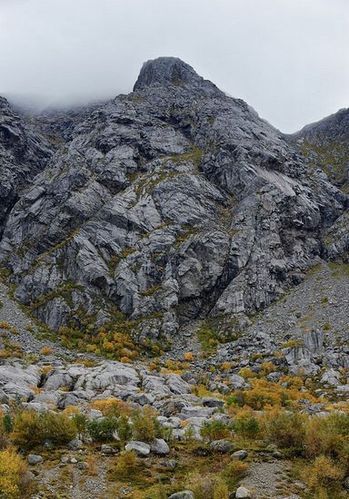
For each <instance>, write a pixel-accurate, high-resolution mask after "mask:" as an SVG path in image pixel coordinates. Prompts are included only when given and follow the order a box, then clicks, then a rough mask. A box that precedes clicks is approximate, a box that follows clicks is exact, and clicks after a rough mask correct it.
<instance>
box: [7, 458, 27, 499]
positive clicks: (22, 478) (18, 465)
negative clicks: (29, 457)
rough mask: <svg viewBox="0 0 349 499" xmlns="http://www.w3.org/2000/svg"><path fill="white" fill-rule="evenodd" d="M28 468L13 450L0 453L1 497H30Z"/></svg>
mask: <svg viewBox="0 0 349 499" xmlns="http://www.w3.org/2000/svg"><path fill="white" fill-rule="evenodd" d="M28 487H29V478H28V474H27V466H26V464H25V462H24V461H23V460H22V459H21V457H20V456H19V455H18V454H16V452H15V451H14V450H13V449H6V450H2V451H0V496H1V497H4V498H6V499H12V498H13V499H18V498H20V497H28V492H29V490H28Z"/></svg>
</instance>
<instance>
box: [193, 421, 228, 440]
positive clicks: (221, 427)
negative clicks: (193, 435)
mask: <svg viewBox="0 0 349 499" xmlns="http://www.w3.org/2000/svg"><path fill="white" fill-rule="evenodd" d="M200 433H201V436H202V438H204V439H206V440H208V441H209V442H211V441H212V440H220V439H222V438H227V437H230V436H231V429H230V428H229V426H228V425H227V424H225V423H223V421H219V420H217V421H205V423H204V424H203V426H202V427H201V430H200Z"/></svg>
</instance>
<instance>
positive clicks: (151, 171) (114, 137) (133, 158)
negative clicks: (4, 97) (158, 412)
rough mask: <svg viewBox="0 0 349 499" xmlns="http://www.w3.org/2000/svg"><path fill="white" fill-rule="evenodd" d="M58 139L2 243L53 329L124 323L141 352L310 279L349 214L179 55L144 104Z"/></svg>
mask: <svg viewBox="0 0 349 499" xmlns="http://www.w3.org/2000/svg"><path fill="white" fill-rule="evenodd" d="M9 112H10V111H6V112H5V111H0V113H3V114H1V116H2V115H4V116H5V115H6V113H9ZM11 119H12V118H11ZM52 119H53V118H51V120H52ZM57 126H58V125H57ZM61 126H62V117H61V116H60V121H59V127H61ZM25 130H26V129H25ZM42 130H43V128H42V127H41V128H40V131H42ZM6 133H7V132H6ZM16 133H17V132H16ZM21 133H22V135H23V134H24V135H25V133H27V132H25V131H23V132H21ZM28 133H29V132H28ZM31 133H34V132H30V133H29V135H30V137H31V136H32V135H31ZM22 135H21V137H22ZM61 139H62V141H63V142H62V144H61V145H60V146H58V147H57V146H56V151H55V154H54V155H53V156H52V158H51V159H50V160H49V162H48V164H46V162H47V158H49V157H50V154H51V152H50V151H47V150H46V149H45V148H44V146H42V145H41V143H40V141H39V142H38V143H35V144H36V145H35V147H36V149H35V148H34V146H32V145H31V146H30V148H29V152H28V154H29V157H30V160H31V159H32V158H34V159H35V160H36V158H39V159H40V161H39V160H38V161H39V162H38V164H35V168H34V167H33V172H34V170H35V173H39V174H38V175H36V176H35V177H33V178H32V177H30V178H31V183H30V184H29V186H28V188H27V189H26V190H25V191H24V190H21V191H20V193H19V194H8V195H7V194H6V195H4V196H3V197H2V199H5V200H6V199H7V197H6V196H8V198H11V196H12V198H11V199H12V201H9V200H7V201H5V204H4V213H5V211H6V222H5V221H4V222H3V225H4V231H3V235H2V238H1V241H0V264H1V265H3V266H6V267H7V268H8V269H9V271H10V272H11V274H12V275H11V277H10V280H11V282H12V283H14V284H15V285H16V297H17V298H18V299H19V300H20V301H21V302H22V303H24V304H26V305H29V306H30V307H31V309H32V312H33V313H34V315H35V316H36V317H37V318H39V319H40V320H42V321H44V322H46V323H47V324H48V325H49V326H50V327H51V328H52V329H54V330H58V329H59V328H60V327H61V326H62V325H69V326H71V327H74V328H75V329H79V328H85V327H86V326H87V323H86V321H87V319H88V321H89V325H90V326H91V327H94V326H96V327H99V326H101V325H102V324H103V323H105V322H110V321H111V322H113V321H117V320H119V319H117V318H119V317H120V316H121V315H122V314H123V316H124V317H125V318H128V319H132V320H134V323H135V330H134V335H135V337H136V339H137V340H138V341H140V342H141V343H142V342H144V343H145V342H146V341H147V340H149V339H152V340H157V341H162V339H163V338H164V337H165V338H167V339H171V338H173V337H174V336H175V335H176V334H177V332H178V329H179V326H180V325H182V324H183V323H186V322H190V321H191V320H193V319H196V318H205V317H207V316H208V315H232V314H233V315H237V316H239V317H240V316H243V315H244V314H249V313H251V312H254V311H256V310H258V309H261V308H264V307H266V306H268V305H269V304H270V303H271V302H272V301H273V300H275V299H276V298H278V297H280V296H281V295H282V293H283V292H284V290H285V289H286V288H287V287H289V286H291V285H294V284H297V283H299V281H300V279H301V278H302V277H301V276H302V275H303V273H304V271H306V270H307V269H308V268H309V267H310V266H311V265H313V264H314V262H315V261H316V259H317V258H318V257H319V255H320V254H321V253H322V247H323V246H322V245H323V243H322V234H323V232H324V231H325V230H329V227H330V226H331V225H332V224H333V223H336V222H335V221H336V220H338V219H339V217H340V216H343V212H344V210H345V208H346V196H345V195H344V194H342V193H341V192H340V191H338V190H337V189H336V188H335V187H334V186H333V185H331V184H330V183H329V181H328V180H327V178H326V176H324V175H323V174H322V173H321V172H317V171H312V172H309V171H308V170H307V168H306V166H305V162H304V160H303V158H302V157H301V156H300V155H299V154H298V153H297V150H296V148H295V147H294V146H293V145H291V144H290V143H289V142H287V141H286V140H285V138H284V137H283V136H282V135H281V134H280V132H278V131H277V130H275V129H274V128H273V127H272V126H270V125H269V124H268V123H266V122H265V121H264V120H262V119H261V118H259V116H258V115H257V113H256V112H255V111H254V110H253V109H251V108H250V107H249V106H248V105H247V104H246V103H244V102H243V101H241V100H238V99H233V98H231V97H228V96H226V95H225V94H224V93H223V92H221V91H220V90H218V89H217V88H216V87H215V85H213V84H212V83H210V82H207V81H205V80H203V79H202V78H201V77H200V76H198V75H197V74H196V73H195V71H194V70H193V69H192V68H191V67H190V66H188V65H187V64H185V63H183V62H182V61H180V60H179V59H175V58H160V59H156V60H154V61H149V62H147V63H146V64H145V65H144V66H143V68H142V70H141V73H140V75H139V78H138V80H137V82H136V84H135V88H134V92H133V93H131V94H129V95H127V96H124V95H122V96H119V97H117V98H115V99H114V100H113V101H110V102H108V103H107V104H105V105H102V106H100V107H97V108H92V109H91V111H90V112H88V111H85V112H84V113H82V114H81V121H80V122H79V119H78V116H74V126H72V127H70V128H69V133H67V134H62V133H61ZM28 140H29V139H28ZM38 140H39V139H38ZM29 142H30V141H29ZM11 144H12V143H11ZM11 144H9V143H8V142H6V143H5V145H4V146H3V147H5V149H6V151H5V153H4V154H7V153H8V151H9V150H10V151H11V150H12V149H11V147H12V145H11ZM30 144H31V142H30ZM38 144H39V145H40V147H39V145H38ZM38 147H39V150H37V148H38ZM33 148H34V149H33ZM0 153H1V151H0ZM34 159H33V161H34ZM29 163H30V162H28V161H26V163H25V164H26V165H28V164H29ZM16 165H17V163H16ZM16 168H17V166H16ZM8 171H10V169H9V168H7V170H6V172H8ZM40 172H41V173H40ZM4 175H5V177H6V175H7V173H6V174H4ZM23 175H24V174H23ZM28 175H29V174H28ZM22 177H23V176H22ZM22 177H21V178H22ZM23 178H24V177H23ZM11 185H12V184H11ZM18 185H20V182H19V181H18ZM21 185H22V184H21ZM12 191H13V189H12ZM12 191H11V192H12ZM13 192H14V191H13ZM16 192H17V191H16ZM0 218H1V215H0ZM343 237H344V236H343ZM342 247H343V248H344V247H346V243H343V244H342V246H341V248H342ZM102 382H103V380H102ZM151 382H152V381H151V379H149V383H151ZM157 382H158V381H157ZM161 386H162V387H161V390H162V392H163V393H164V394H165V393H167V391H168V390H172V391H175V392H176V393H178V394H180V393H188V391H187V390H188V387H186V386H185V383H184V382H183V383H182V382H181V383H180V386H179V385H178V386H176V387H174V385H173V383H172V382H171V380H168V381H167V382H166V384H165V385H163V384H161ZM159 390H160V385H159Z"/></svg>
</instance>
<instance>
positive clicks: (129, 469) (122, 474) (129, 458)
mask: <svg viewBox="0 0 349 499" xmlns="http://www.w3.org/2000/svg"><path fill="white" fill-rule="evenodd" d="M136 471H137V456H136V453H135V452H134V451H124V452H121V454H120V456H119V457H118V461H117V464H116V469H115V472H116V475H117V476H118V477H119V478H129V477H130V476H131V475H133V474H134V473H135V472H136Z"/></svg>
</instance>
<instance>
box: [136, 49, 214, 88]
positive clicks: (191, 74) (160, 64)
mask: <svg viewBox="0 0 349 499" xmlns="http://www.w3.org/2000/svg"><path fill="white" fill-rule="evenodd" d="M204 81H205V80H204V79H203V78H202V77H201V76H199V75H198V74H197V73H196V71H195V70H194V69H193V68H192V67H191V66H189V64H187V63H185V62H183V61H182V60H181V59H179V58H178V57H158V58H157V59H152V60H149V61H147V62H145V63H144V64H143V66H142V69H141V71H140V73H139V76H138V79H137V81H136V83H135V85H134V88H133V90H143V89H144V88H146V87H153V86H167V85H183V84H198V83H199V84H200V83H203V82H204Z"/></svg>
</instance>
